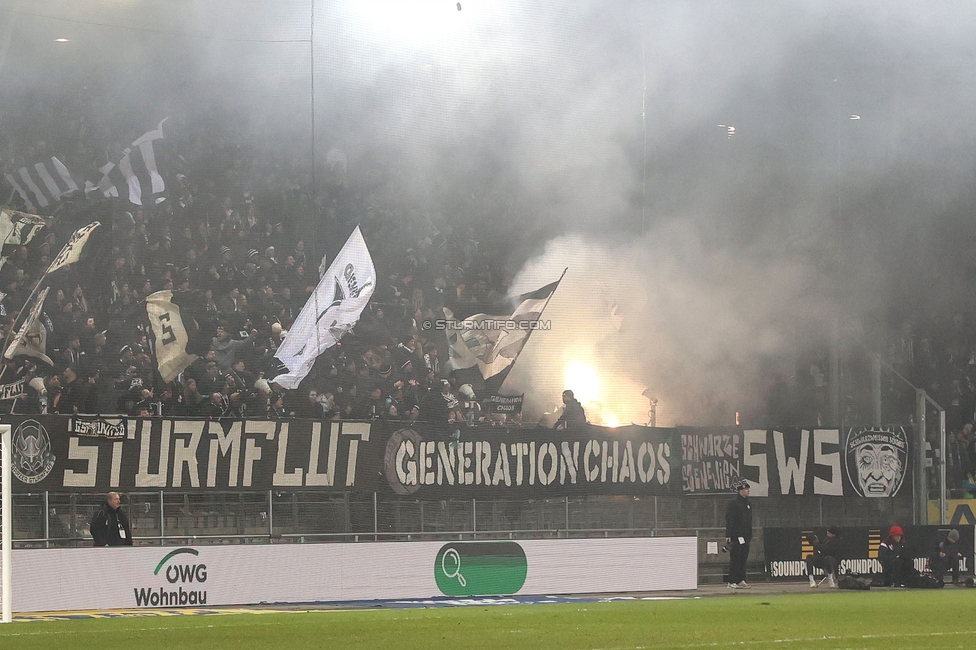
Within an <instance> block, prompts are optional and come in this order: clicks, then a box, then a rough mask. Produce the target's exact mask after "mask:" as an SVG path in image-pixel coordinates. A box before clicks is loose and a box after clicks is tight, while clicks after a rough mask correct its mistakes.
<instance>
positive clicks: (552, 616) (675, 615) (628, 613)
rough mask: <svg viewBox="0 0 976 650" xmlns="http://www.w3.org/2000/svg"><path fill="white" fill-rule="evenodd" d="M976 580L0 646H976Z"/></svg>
mask: <svg viewBox="0 0 976 650" xmlns="http://www.w3.org/2000/svg"><path fill="white" fill-rule="evenodd" d="M974 644H976V590H962V589H951V590H949V589H947V590H942V591H888V592H830V593H816V594H806V595H779V596H745V595H741V594H736V595H735V596H732V597H715V598H701V599H695V600H677V601H628V602H611V603H583V604H559V605H512V606H492V607H436V608H431V609H378V610H370V611H342V610H331V611H311V612H299V613H294V612H286V613H280V614H259V615H227V616H175V617H146V618H129V619H87V620H75V621H52V622H15V623H12V624H9V625H3V626H0V648H3V649H4V650H14V649H18V648H45V649H47V648H59V647H60V648H69V647H93V648H98V649H99V650H108V649H110V648H120V649H125V650H134V649H146V650H155V649H157V648H158V649H160V650H173V649H174V648H207V649H218V650H219V649H223V648H227V649H233V650H242V649H244V648H270V647H275V648H289V649H290V648H330V649H331V648H376V647H381V648H397V650H409V649H410V648H423V649H425V650H429V648H431V647H436V648H559V649H560V650H571V649H576V648H619V649H624V648H723V647H753V648H765V647H778V648H784V647H785V648H883V649H885V650H889V649H890V648H899V649H901V648H936V647H937V648H971V647H973V645H974Z"/></svg>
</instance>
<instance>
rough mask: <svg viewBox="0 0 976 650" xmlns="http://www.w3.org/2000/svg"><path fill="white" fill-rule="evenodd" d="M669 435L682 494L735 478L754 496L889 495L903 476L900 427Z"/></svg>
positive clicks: (716, 487) (905, 446) (722, 487)
mask: <svg viewBox="0 0 976 650" xmlns="http://www.w3.org/2000/svg"><path fill="white" fill-rule="evenodd" d="M676 434H677V438H678V442H679V444H680V445H681V458H682V463H681V481H682V485H681V491H682V492H683V493H685V494H710V493H718V492H728V491H729V489H730V486H731V485H732V481H733V480H734V479H735V478H737V477H740V476H741V477H742V478H745V479H748V480H749V482H750V483H751V484H752V496H753V497H766V496H778V495H798V496H804V495H817V496H862V497H870V498H882V497H893V496H896V495H897V494H898V492H899V490H900V489H901V487H902V485H905V484H906V480H905V479H906V478H907V477H909V476H910V468H911V465H910V458H911V456H910V454H909V442H908V431H907V430H906V429H904V428H903V427H877V428H860V429H846V430H844V431H841V430H838V429H799V428H784V429H772V430H766V429H738V428H721V427H713V428H708V429H692V428H689V429H685V428H681V429H677V430H676ZM842 439H843V442H842ZM907 484H908V485H910V484H911V482H910V481H908V482H907Z"/></svg>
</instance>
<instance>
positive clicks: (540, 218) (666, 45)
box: [0, 0, 976, 424]
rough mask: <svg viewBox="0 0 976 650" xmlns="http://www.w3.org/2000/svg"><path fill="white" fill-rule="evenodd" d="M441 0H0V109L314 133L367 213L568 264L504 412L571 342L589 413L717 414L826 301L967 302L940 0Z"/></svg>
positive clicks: (105, 127) (550, 266) (961, 74)
mask: <svg viewBox="0 0 976 650" xmlns="http://www.w3.org/2000/svg"><path fill="white" fill-rule="evenodd" d="M462 5H463V11H457V9H456V6H455V3H454V2H422V1H418V2H407V1H406V0H403V1H399V0H397V1H394V0H389V1H380V0H372V1H370V0H355V2H353V1H352V0H350V1H349V2H345V3H342V2H331V3H322V2H317V3H313V2H312V1H311V0H301V1H298V0H296V1H287V2H275V3H256V2H255V3H246V4H245V5H242V4H241V3H238V2H220V1H214V2H202V1H198V2H182V3H165V4H158V3H157V4H156V5H153V6H152V8H147V5H146V4H145V3H134V2H118V1H113V2H108V1H106V2H96V3H84V4H83V5H80V4H78V3H71V2H66V1H64V2H49V3H45V4H44V7H43V8H38V6H37V3H34V2H30V1H28V0H9V1H8V2H6V3H4V5H3V6H2V7H0V20H2V21H3V23H5V25H6V27H3V26H0V39H2V41H0V83H2V86H3V88H4V101H3V102H2V103H0V111H2V112H0V127H2V131H3V132H5V133H6V134H11V135H8V136H7V137H10V138H11V139H14V137H15V136H14V135H12V134H17V135H18V137H19V136H23V137H28V138H34V139H41V138H42V137H44V133H45V132H46V128H45V125H50V124H58V111H57V107H56V100H59V98H61V95H60V94H63V93H71V94H73V98H72V100H71V101H75V102H81V103H85V102H90V103H91V105H92V110H93V111H95V112H97V114H98V115H99V116H100V122H99V128H100V129H101V130H102V131H103V133H104V135H105V138H106V140H108V141H110V142H111V141H117V142H123V143H124V142H126V141H128V140H127V138H131V137H135V136H136V135H138V134H139V133H141V132H143V131H144V130H145V129H146V128H148V127H149V126H151V125H154V124H156V123H157V122H158V120H160V119H162V118H163V117H165V116H167V115H171V116H172V124H173V125H174V127H177V128H180V127H182V128H184V129H185V130H186V132H185V133H184V134H183V135H184V136H185V137H188V138H190V137H192V138H198V139H199V141H200V146H201V147H206V146H207V145H208V141H207V139H208V138H212V139H219V138H220V137H222V133H223V131H222V129H225V128H226V127H227V125H228V124H234V125H238V126H239V125H243V128H244V129H245V131H246V137H245V138H244V140H245V142H246V144H247V145H248V146H250V147H251V148H252V150H253V151H254V155H255V157H278V158H287V159H291V160H306V161H307V160H309V159H310V158H311V148H312V146H313V141H314V146H315V150H316V159H317V160H318V163H319V166H320V167H324V166H325V163H324V161H325V158H326V152H327V151H329V150H332V149H336V150H341V151H342V152H344V154H345V156H346V157H347V159H348V169H349V177H350V178H358V179H364V178H365V179H368V181H369V182H368V185H369V191H370V192H372V193H373V194H375V200H377V201H380V202H383V203H385V204H386V206H387V208H392V209H388V210H387V213H389V214H390V215H391V218H394V219H412V218H414V216H412V215H419V217H418V218H426V216H427V215H433V217H435V218H436V219H442V220H448V221H452V222H465V223H468V224H471V225H473V226H474V228H475V229H476V231H477V232H481V233H483V237H484V239H486V240H487V239H492V238H494V239H498V238H507V240H508V242H509V245H510V246H511V248H513V249H515V251H516V252H515V253H514V254H515V256H516V257H517V258H519V259H522V260H525V259H528V260H529V261H528V262H527V263H526V265H525V267H524V269H523V270H522V272H521V273H520V274H519V275H518V277H517V279H516V282H515V285H514V286H513V287H512V294H513V295H515V294H517V293H519V292H522V291H525V290H529V289H533V288H537V287H539V286H541V285H543V284H545V283H547V282H550V281H552V280H553V279H555V278H556V277H558V276H559V274H560V273H561V272H562V269H563V268H564V267H569V272H568V273H567V275H566V279H565V281H564V283H563V285H562V286H561V287H560V289H559V291H558V292H557V294H556V296H555V297H554V298H553V300H552V303H551V304H550V306H549V310H548V312H547V314H546V316H547V318H549V319H551V320H552V323H553V329H552V330H551V331H549V332H538V333H537V334H535V335H533V337H532V338H531V339H530V342H529V345H528V346H527V348H526V350H525V352H524V354H523V355H522V357H521V358H520V359H519V361H518V364H517V366H516V368H515V370H514V372H513V374H512V377H511V379H510V384H511V385H512V386H515V387H517V388H522V389H525V390H527V392H528V396H529V402H530V404H531V405H532V406H531V409H530V411H533V412H539V411H542V410H546V409H549V408H551V407H552V406H553V405H554V404H555V402H556V401H557V399H558V395H559V390H560V389H561V388H562V387H563V386H564V385H565V383H566V377H565V373H566V370H567V368H568V364H570V363H571V362H573V361H579V362H580V363H584V362H585V363H587V364H589V365H591V366H592V367H593V368H594V369H595V372H596V374H597V375H599V378H600V379H601V380H602V382H603V387H604V388H603V391H602V392H598V393H597V394H596V395H595V396H594V397H593V399H594V400H597V401H602V402H603V404H602V405H599V404H596V402H593V404H594V406H593V408H594V409H595V410H596V411H598V412H600V413H604V412H605V415H606V416H607V417H609V415H614V416H616V417H617V419H618V420H619V421H621V422H627V421H631V420H634V421H638V422H641V421H646V420H647V411H648V410H649V403H648V401H647V398H646V397H642V396H641V392H642V391H644V390H645V389H646V390H647V391H649V392H648V393H647V394H648V396H651V397H656V398H657V399H659V400H660V405H659V409H658V422H659V423H661V424H668V423H674V422H683V423H690V422H706V421H707V422H722V423H726V422H729V423H731V421H732V419H733V418H734V414H735V412H736V411H746V412H751V411H756V410H761V408H762V404H761V402H762V398H763V395H764V394H765V392H766V389H767V388H768V382H769V378H770V375H772V374H775V373H776V372H778V371H782V373H784V374H785V375H789V374H791V373H792V372H793V371H794V369H795V368H794V367H792V366H791V363H792V359H791V358H790V356H791V354H793V352H794V351H796V350H797V349H801V348H802V347H803V346H807V345H818V344H822V342H823V341H825V340H826V339H827V338H828V334H827V331H828V330H829V328H830V326H831V324H833V323H839V324H840V327H841V330H842V331H844V332H855V333H856V332H861V333H863V334H862V335H859V336H860V338H861V339H862V340H864V341H865V342H866V343H867V344H868V345H881V342H882V341H883V340H884V336H885V335H886V333H887V332H888V331H890V330H893V329H895V328H897V326H898V325H899V324H900V323H901V321H902V320H904V319H905V318H906V317H907V316H908V315H909V314H910V313H911V312H912V311H913V310H915V311H919V312H921V313H938V312H939V311H940V310H942V311H944V310H949V309H969V308H970V307H971V303H972V299H973V297H974V296H973V291H972V289H971V284H972V283H971V277H972V263H971V261H970V259H971V257H972V255H971V248H972V244H973V242H974V237H973V235H972V228H971V224H970V223H969V222H970V217H971V214H972V211H973V205H974V202H976V196H974V192H973V190H972V189H971V188H972V178H973V175H974V156H973V152H974V151H976V147H974V144H976V142H974V140H976V122H974V121H973V120H972V117H971V113H972V106H973V104H974V100H976V75H974V73H973V67H972V57H973V54H974V50H973V43H974V42H976V39H974V35H976V10H974V9H973V6H972V5H971V4H970V3H963V2H950V3H941V4H939V5H937V6H928V5H926V6H924V7H923V6H920V5H918V3H910V2H889V3H884V4H883V5H879V4H878V3H876V2H854V3H850V2H843V3H842V2H828V3H823V2H803V1H794V2H779V3H760V4H755V3H741V2H734V1H716V2H689V1H680V2H657V3H646V2H619V3H613V4H607V3H605V2H592V3H586V2H577V3H569V4H568V5H567V4H566V3H551V2H548V3H545V2H515V1H514V0H513V1H511V2H504V1H498V2H496V1H492V2H488V1H482V0H468V1H466V2H463V3H462ZM313 16H314V20H313ZM14 25H16V27H13V26H14ZM55 36H66V37H68V38H70V39H71V42H70V43H68V44H65V45H66V46H68V47H70V48H74V49H70V50H68V49H64V48H62V49H58V48H59V47H60V45H55V44H54V43H53V42H52V41H53V37H55ZM312 52H314V77H313V74H312V72H313V65H312V63H311V59H310V54H311V53H312ZM313 87H314V94H313ZM62 99H63V98H62ZM52 105H54V107H53V108H52ZM313 112H314V130H313V117H312V114H313ZM27 118H30V119H29V120H27V121H25V120H26V119H27ZM25 124H26V126H25ZM720 125H722V126H720ZM729 127H734V135H731V136H730V135H729V134H730V133H732V131H730V130H729ZM215 134H216V135H215ZM313 134H314V138H313V137H312V136H313ZM23 162H24V161H19V164H23ZM94 162H99V163H100V162H104V161H94ZM310 172H311V165H310V163H309V173H308V174H306V175H305V177H306V178H305V179H303V182H307V178H308V177H310V176H311V173H310ZM313 227H314V226H313ZM539 232H548V233H551V237H550V238H548V239H551V240H550V241H548V243H546V242H545V241H544V240H537V239H535V233H539ZM527 234H530V235H531V236H528V235H527ZM379 263H380V265H382V261H380V262H379ZM614 306H616V310H617V311H616V312H615V313H616V314H617V316H619V318H622V320H621V321H620V323H619V324H620V327H619V330H618V329H617V326H616V325H615V324H614V318H616V317H614V318H611V316H610V314H611V309H612V308H614ZM859 336H853V337H852V339H857V338H859ZM855 342H856V341H852V343H851V344H852V345H853V344H854V343H855ZM577 374H578V373H577ZM584 374H585V373H584ZM601 417H602V416H601Z"/></svg>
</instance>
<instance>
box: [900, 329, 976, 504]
mask: <svg viewBox="0 0 976 650" xmlns="http://www.w3.org/2000/svg"><path fill="white" fill-rule="evenodd" d="M901 331H902V335H901V337H899V338H898V339H896V340H895V341H893V342H892V344H891V345H890V346H889V350H888V355H887V356H888V360H889V362H890V363H891V365H892V366H893V367H894V368H895V369H897V370H898V371H900V373H901V374H903V375H904V376H905V377H907V378H908V379H909V380H910V381H911V383H912V384H913V385H915V386H918V387H919V388H922V389H924V390H925V391H926V393H927V394H928V395H929V396H930V397H931V398H932V399H933V400H934V401H935V402H936V403H937V404H938V405H939V406H940V407H942V408H943V409H944V410H945V414H946V449H945V453H944V454H941V457H942V458H944V460H945V468H946V489H947V492H948V496H949V497H950V498H962V497H964V496H967V495H968V496H969V497H972V496H973V495H974V493H976V482H974V480H973V479H974V474H976V435H974V433H973V427H974V424H976V323H974V322H973V321H972V319H971V317H970V316H968V315H967V314H965V313H963V312H957V313H955V314H953V315H952V317H951V319H946V322H945V323H938V322H932V323H921V322H910V321H909V322H906V323H905V324H904V325H903V326H902V327H901ZM901 383H902V384H904V382H901ZM904 401H906V403H911V401H910V400H904ZM933 419H934V418H933ZM926 433H927V437H928V439H929V442H930V444H932V446H933V448H934V449H938V447H939V440H938V439H937V438H938V431H937V428H936V427H927V431H926Z"/></svg>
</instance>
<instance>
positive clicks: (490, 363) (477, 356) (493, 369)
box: [444, 278, 561, 379]
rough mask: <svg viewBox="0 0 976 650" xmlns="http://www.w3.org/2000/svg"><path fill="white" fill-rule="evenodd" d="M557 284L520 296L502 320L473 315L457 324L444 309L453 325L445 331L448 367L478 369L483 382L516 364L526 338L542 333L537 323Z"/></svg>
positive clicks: (542, 325) (542, 327)
mask: <svg viewBox="0 0 976 650" xmlns="http://www.w3.org/2000/svg"><path fill="white" fill-rule="evenodd" d="M560 279H561V278H560ZM559 282H560V281H559V280H556V281H555V282H553V283H551V284H547V285H546V286H544V287H542V288H541V289H536V290H535V291H532V292H529V293H525V294H522V295H521V296H519V297H518V298H516V302H517V303H518V304H517V305H516V307H515V310H514V311H513V312H512V313H511V314H506V315H503V316H488V315H486V314H475V315H473V316H469V317H468V318H466V319H464V320H461V321H456V320H454V314H453V313H451V310H449V309H447V308H446V307H445V308H444V316H445V318H447V320H450V321H453V323H454V326H453V327H451V328H450V329H448V331H447V343H448V347H449V350H448V351H449V353H450V365H451V367H452V368H454V369H462V368H472V367H475V366H477V368H478V369H479V370H480V371H481V376H482V378H483V379H488V378H489V377H493V376H495V375H497V374H499V373H500V372H502V371H504V370H505V369H506V368H508V367H509V366H511V365H512V364H513V363H515V358H516V357H517V356H518V355H519V353H520V352H521V351H522V348H523V347H525V342H526V341H527V340H528V338H529V334H531V333H532V331H533V330H535V329H545V327H544V324H542V323H540V322H539V319H540V318H541V317H542V312H543V310H544V309H545V308H546V304H547V303H548V302H549V298H551V297H552V294H553V293H554V292H555V291H556V287H558V286H559Z"/></svg>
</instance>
